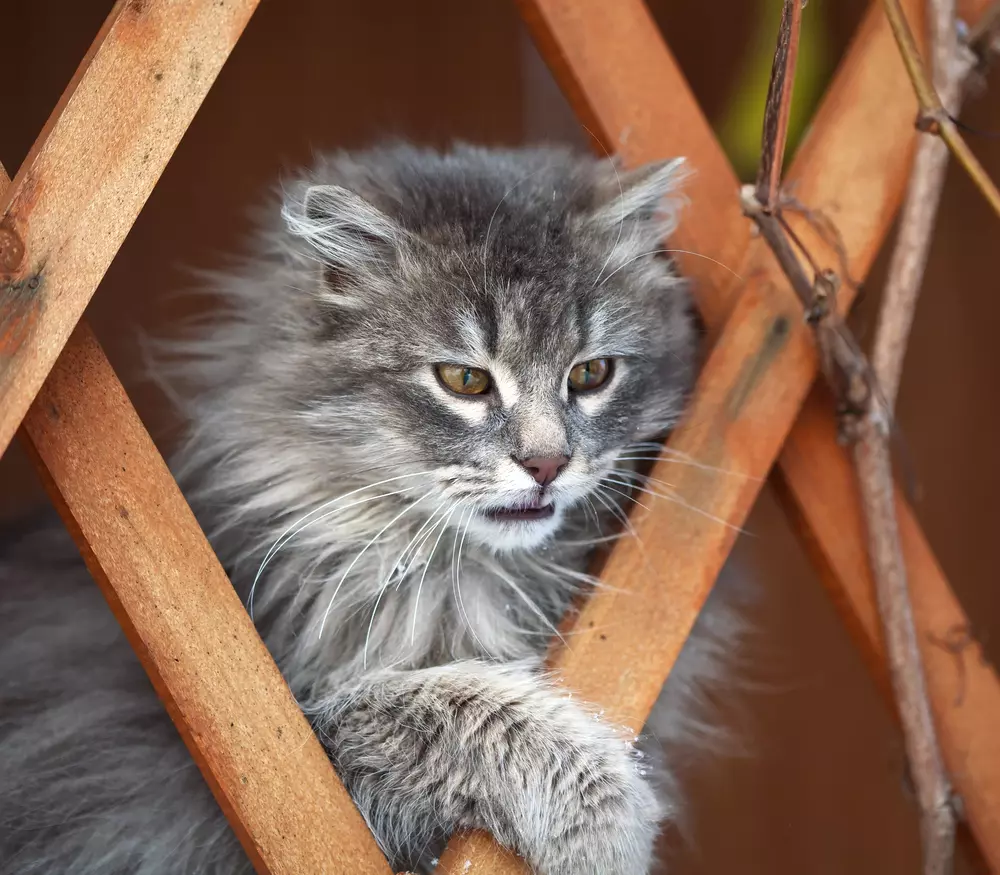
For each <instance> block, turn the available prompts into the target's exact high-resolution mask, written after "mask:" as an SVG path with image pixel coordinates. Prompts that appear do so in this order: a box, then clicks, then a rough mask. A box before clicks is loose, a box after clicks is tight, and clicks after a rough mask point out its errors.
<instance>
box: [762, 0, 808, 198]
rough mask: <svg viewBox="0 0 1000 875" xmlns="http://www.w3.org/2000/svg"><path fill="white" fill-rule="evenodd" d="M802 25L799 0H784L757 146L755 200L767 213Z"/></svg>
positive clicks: (784, 138)
mask: <svg viewBox="0 0 1000 875" xmlns="http://www.w3.org/2000/svg"><path fill="white" fill-rule="evenodd" d="M801 28H802V3H801V0H785V5H784V8H783V9H782V10H781V25H780V27H779V29H778V48H777V50H776V51H775V53H774V64H773V65H772V67H771V87H770V88H769V89H768V92H767V104H766V105H765V107H764V133H763V137H762V142H761V149H760V170H759V172H758V174H757V190H756V195H757V200H758V201H759V202H760V203H761V204H762V205H763V207H764V211H765V212H767V213H771V212H774V211H775V210H776V209H777V208H778V191H779V189H780V187H781V168H782V164H783V163H784V158H785V146H786V144H787V142H788V120H789V117H790V115H791V106H792V91H793V89H794V87H795V64H796V61H797V60H798V56H799V33H800V31H801Z"/></svg>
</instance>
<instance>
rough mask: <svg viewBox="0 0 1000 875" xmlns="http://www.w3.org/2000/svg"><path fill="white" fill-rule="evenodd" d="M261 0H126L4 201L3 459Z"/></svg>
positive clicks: (0, 262)
mask: <svg viewBox="0 0 1000 875" xmlns="http://www.w3.org/2000/svg"><path fill="white" fill-rule="evenodd" d="M256 5H257V0H222V2H220V0H119V2H118V3H117V4H116V5H115V7H114V10H113V11H112V12H111V14H110V16H109V17H108V19H107V21H106V22H105V24H104V26H103V27H102V28H101V31H100V33H99V34H98V36H97V38H96V39H95V40H94V43H93V45H92V46H91V48H90V50H89V51H88V52H87V55H86V56H85V57H84V59H83V61H82V62H81V64H80V67H79V68H78V70H77V72H76V74H75V75H74V77H73V79H72V81H71V82H70V84H69V85H68V86H67V88H66V91H65V92H64V93H63V96H62V97H61V98H60V100H59V103H58V104H57V106H56V108H55V110H54V112H53V113H52V115H51V117H50V118H49V121H48V122H47V123H46V125H45V128H44V129H43V130H42V133H41V134H40V135H39V137H38V139H37V140H36V142H35V145H34V146H33V147H32V149H31V151H30V153H29V154H28V157H27V158H26V159H25V161H24V164H23V165H22V166H21V168H20V170H19V172H18V173H17V176H16V177H15V179H14V182H13V184H12V185H11V186H9V188H8V190H7V193H6V196H4V197H2V198H0V453H2V452H3V450H4V449H5V448H6V447H7V445H8V444H9V443H10V440H11V438H12V437H13V436H14V432H15V430H16V429H17V426H18V424H19V423H20V422H21V419H22V418H23V416H24V414H25V412H26V411H27V409H28V405H29V404H30V403H31V401H32V399H33V398H34V397H35V394H36V393H37V392H38V390H39V389H40V388H41V385H42V382H43V381H44V380H45V377H46V375H47V374H48V372H49V370H50V369H51V368H52V366H53V364H54V363H55V360H56V358H57V357H58V355H59V351H60V350H61V349H62V347H63V345H64V344H65V343H66V340H67V338H68V337H69V335H70V333H71V332H72V331H73V328H74V327H75V326H76V323H77V321H78V320H79V319H80V316H81V315H82V314H83V311H84V308H85V307H86V305H87V302H88V301H89V300H90V298H91V296H92V295H93V293H94V290H95V289H96V288H97V285H98V283H99V282H100V281H101V277H103V276H104V272H105V271H106V270H107V269H108V266H109V265H110V264H111V261H112V259H113V258H114V257H115V254H116V253H117V251H118V247H119V246H121V244H122V242H123V241H124V240H125V236H126V235H127V234H128V232H129V229H130V228H131V227H132V224H133V222H134V221H135V219H136V216H138V214H139V210H140V209H142V205H143V204H144V203H145V201H146V198H147V197H148V196H149V193H150V192H151V191H152V190H153V186H154V185H155V183H156V180H157V179H158V178H159V176H160V173H161V172H162V171H163V168H164V167H165V166H166V164H167V161H168V160H169V159H170V156H171V155H172V154H173V151H174V149H175V148H176V146H177V144H178V142H180V139H181V136H182V135H183V134H184V131H185V130H186V129H187V126H188V125H189V124H190V122H191V119H192V118H193V117H194V114H195V112H196V111H197V109H198V107H199V106H200V105H201V102H202V100H203V99H204V97H205V95H206V94H207V93H208V89H209V88H210V87H211V85H212V82H213V81H214V80H215V77H216V75H217V74H218V72H219V70H220V69H221V68H222V64H223V63H224V62H225V60H226V58H227V57H228V55H229V52H230V50H231V49H232V47H233V45H234V44H235V43H236V40H237V39H238V38H239V36H240V34H241V33H242V31H243V27H244V26H245V25H246V23H247V21H248V20H249V18H250V15H251V13H252V12H253V10H254V8H255V7H256Z"/></svg>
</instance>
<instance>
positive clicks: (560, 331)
mask: <svg viewBox="0 0 1000 875" xmlns="http://www.w3.org/2000/svg"><path fill="white" fill-rule="evenodd" d="M679 176H680V163H679V162H665V163H660V164H655V165H650V166H646V167H642V168H639V169H636V170H630V171H626V170H624V169H620V168H617V167H616V166H615V165H614V164H613V163H611V162H609V161H608V160H598V159H595V158H591V157H588V156H581V155H578V154H576V153H572V152H570V151H568V150H563V149H548V148H546V149H530V150H505V151H498V150H487V149H476V148H471V147H458V148H456V149H455V150H454V151H452V152H450V153H448V154H445V155H441V154H438V153H433V152H429V151H423V150H414V149H411V148H406V147H396V148H390V149H384V150H376V151H372V152H368V153H362V154H360V155H340V156H334V157H333V158H329V159H326V160H325V161H324V162H323V163H322V164H321V165H320V167H319V168H318V169H317V170H316V171H315V172H314V173H313V174H312V175H311V176H310V177H309V178H308V179H306V180H302V181H301V182H299V183H297V184H295V185H293V186H291V187H289V188H288V189H286V192H285V199H284V205H283V210H282V217H283V230H282V231H281V232H279V233H280V234H281V235H283V242H284V243H285V244H287V246H286V247H285V248H284V249H282V247H279V249H281V252H280V253H279V254H280V256H281V258H283V259H285V260H286V263H285V264H284V266H283V267H282V268H281V270H282V271H284V273H283V274H282V276H284V277H285V280H284V284H285V286H286V287H285V288H281V289H277V290H275V291H274V292H273V293H272V294H273V295H277V296H279V299H278V300H274V301H271V302H270V303H269V305H268V306H269V307H270V309H269V310H268V312H269V313H270V314H271V315H270V316H268V317H267V318H268V319H270V320H271V322H272V324H271V325H270V326H264V329H265V334H264V335H261V336H260V337H259V338H258V340H256V341H255V342H256V343H258V344H259V357H258V359H259V360H258V361H257V362H256V364H255V365H253V367H260V368H262V369H263V372H264V376H265V377H266V380H265V381H264V382H262V383H261V384H260V385H261V388H260V390H259V391H260V392H266V391H268V390H267V388H266V384H267V383H268V382H270V383H271V384H277V385H280V386H281V391H282V393H283V394H282V397H283V398H284V399H285V400H284V404H285V405H286V414H287V416H286V418H285V419H284V426H285V427H286V428H287V429H292V426H291V423H292V422H293V420H294V421H295V422H296V423H298V425H296V426H295V427H294V428H295V429H296V430H295V431H294V434H295V435H296V436H295V437H294V438H291V439H294V440H301V441H304V442H308V443H309V449H308V452H303V454H302V459H303V460H304V461H303V465H308V466H311V468H310V469H311V470H313V471H314V476H315V477H316V478H318V479H321V478H322V477H324V476H326V475H327V474H329V475H330V476H331V477H332V479H333V480H334V481H336V480H337V478H338V477H340V476H341V475H343V476H344V477H346V478H348V479H345V482H347V483H350V484H354V483H356V482H357V478H358V477H359V476H360V477H361V478H362V480H364V481H366V482H368V483H370V484H374V483H380V484H381V485H380V486H378V487H369V489H373V490H374V491H370V492H369V493H368V495H370V496H373V495H375V494H390V493H391V494H392V495H393V501H396V502H403V504H400V505H399V507H400V509H401V510H406V509H407V508H410V510H409V511H407V512H410V513H412V516H411V519H414V518H423V519H429V518H430V515H431V514H434V518H433V521H432V523H431V525H432V526H433V525H439V530H440V531H445V530H455V531H456V532H457V531H459V530H461V531H462V532H463V533H465V534H464V535H463V537H466V538H468V539H469V540H470V541H471V540H475V541H478V542H480V543H482V544H485V545H488V546H491V547H494V548H496V549H498V550H510V549H519V548H520V549H527V548H531V547H534V546H536V545H539V544H540V543H542V542H544V541H545V540H546V539H547V538H549V537H551V536H552V535H553V533H554V532H556V531H557V529H558V528H559V526H560V524H561V522H562V521H563V520H564V519H565V517H566V514H567V512H568V511H570V510H571V509H572V508H580V507H582V506H584V505H585V503H586V502H587V501H591V502H593V503H594V505H595V507H597V508H598V509H600V508H601V506H602V503H603V502H607V501H609V500H614V501H618V500H620V499H619V498H616V496H615V494H614V493H616V492H617V493H622V492H624V491H625V487H624V486H623V485H621V484H620V483H619V484H618V485H615V484H613V483H608V482H607V481H604V480H603V478H605V477H606V476H607V475H608V473H609V471H610V470H611V469H612V468H613V467H614V466H615V463H616V460H617V459H618V458H619V456H620V455H621V454H622V452H623V451H624V450H625V448H627V447H629V446H630V445H631V444H633V443H635V442H637V441H642V440H647V439H649V438H651V437H656V436H659V435H662V434H663V433H664V432H665V431H666V430H667V429H669V428H670V427H671V426H672V425H673V424H674V423H675V422H676V421H677V419H678V417H679V416H680V414H681V412H682V410H683V406H684V403H685V398H686V394H687V392H688V390H689V388H690V385H691V382H692V376H693V370H694V355H695V330H694V325H693V319H692V313H691V310H690V306H689V301H688V297H687V294H686V292H685V290H684V287H683V284H682V282H681V280H680V279H679V278H678V277H677V276H676V274H675V273H674V271H673V268H672V265H671V262H670V260H669V259H667V258H664V257H663V255H662V253H661V252H658V251H657V250H661V249H662V247H663V246H664V245H665V244H664V242H663V240H664V236H665V235H666V234H667V233H669V232H670V230H671V229H672V226H673V220H674V214H675V211H676V207H677V204H676V200H671V196H673V197H674V198H676V194H677V185H678V179H679ZM298 429H301V430H300V431H299V430H298ZM274 452H275V453H277V452H280V451H279V450H278V449H277V448H276V449H275V450H274ZM324 459H325V460H326V461H325V464H326V466H327V468H326V470H325V471H322V470H320V469H321V468H322V467H323V465H324ZM305 460H308V461H305ZM302 474H303V476H307V474H306V472H305V471H303V472H302ZM602 489H603V490H604V491H603V492H602V491H601V490H602ZM364 497H365V496H364V495H363V494H358V496H357V500H359V501H360V500H362V499H363V498H364ZM415 503H416V504H418V505H419V507H414V506H413V505H414V504H415ZM428 530H429V531H431V532H433V531H434V528H433V527H432V528H429V529H428Z"/></svg>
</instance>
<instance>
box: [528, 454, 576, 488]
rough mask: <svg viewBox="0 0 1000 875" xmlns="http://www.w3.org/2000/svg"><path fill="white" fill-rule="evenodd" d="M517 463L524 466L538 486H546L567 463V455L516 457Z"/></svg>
mask: <svg viewBox="0 0 1000 875" xmlns="http://www.w3.org/2000/svg"><path fill="white" fill-rule="evenodd" d="M516 461H517V463H518V464H519V465H520V466H521V467H522V468H524V470H525V471H527V472H528V473H529V474H530V475H531V476H532V477H534V478H535V482H536V483H537V484H539V486H548V485H549V484H550V483H551V482H552V481H553V480H555V479H556V477H558V476H559V472H560V471H562V469H563V468H565V467H566V466H567V465H568V464H569V457H567V456H533V457H532V458H530V459H516Z"/></svg>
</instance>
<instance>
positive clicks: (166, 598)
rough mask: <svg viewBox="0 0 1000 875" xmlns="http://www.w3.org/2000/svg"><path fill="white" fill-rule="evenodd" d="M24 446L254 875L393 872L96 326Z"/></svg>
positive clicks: (48, 390)
mask: <svg viewBox="0 0 1000 875" xmlns="http://www.w3.org/2000/svg"><path fill="white" fill-rule="evenodd" d="M23 435H24V437H25V441H24V443H25V445H26V446H27V448H28V451H29V454H30V455H31V456H32V457H33V458H34V459H35V460H36V462H37V464H38V468H39V471H40V473H41V475H42V477H43V480H44V481H45V483H46V487H47V489H48V491H49V494H50V495H51V496H52V498H53V500H54V502H55V504H56V506H57V507H58V509H59V511H60V514H61V515H62V517H63V519H64V521H65V522H66V525H67V527H68V528H69V529H70V531H71V533H72V534H73V536H74V538H75V540H76V542H77V544H78V545H79V547H80V550H81V552H82V554H83V557H84V559H85V561H86V563H87V567H88V568H89V569H90V571H91V573H92V574H93V575H94V578H95V579H96V580H97V582H98V584H99V585H100V587H101V590H102V591H103V593H104V595H105V597H106V598H107V600H108V603H109V604H110V605H111V609H112V610H113V611H114V613H115V616H116V617H117V618H118V621H119V622H120V623H121V625H122V627H123V629H124V630H125V633H126V635H127V636H128V640H129V642H130V643H131V645H132V647H133V648H134V650H135V652H136V654H138V656H139V658H140V660H141V661H142V664H143V666H144V667H145V669H146V671H147V673H148V674H149V677H150V679H151V680H152V682H153V686H154V687H155V688H156V691H157V693H158V694H159V696H160V698H161V699H162V700H163V702H164V704H165V705H166V708H167V711H168V712H169V713H170V716H171V717H172V718H173V721H174V723H175V724H176V726H177V728H178V730H179V731H180V734H181V736H182V737H183V739H184V741H185V743H186V744H187V746H188V749H189V750H190V751H191V755H192V756H193V757H194V759H195V761H196V762H197V763H198V766H199V767H200V769H201V771H202V774H203V775H204V776H205V779H206V781H207V782H208V784H209V786H210V787H211V788H212V791H213V793H214V794H215V797H216V799H217V800H218V802H219V804H220V806H221V807H222V809H223V811H224V812H225V813H226V815H227V817H228V818H229V821H230V823H231V824H232V826H233V828H234V829H235V831H236V833H237V835H238V836H239V838H240V841H241V842H242V844H243V847H244V849H245V850H246V851H247V853H248V855H249V856H250V858H251V860H252V861H253V864H254V866H255V867H256V869H257V871H258V872H260V873H268V875H278V873H285V875H303V873H306V872H309V873H312V872H315V873H320V872H327V873H330V875H334V873H344V875H347V873H350V875H355V873H359V875H361V873H364V875H369V873H370V875H383V873H388V872H389V867H388V864H387V863H386V860H385V858H384V857H383V856H382V854H381V852H380V851H379V849H378V847H377V846H376V844H375V841H374V839H373V838H372V835H371V833H370V832H369V830H368V827H367V826H366V824H365V822H364V820H363V819H362V818H361V815H360V814H359V813H358V811H357V809H356V808H355V807H354V804H353V802H352V801H351V799H350V797H349V796H348V795H347V792H346V791H345V790H344V788H343V786H342V785H341V784H340V782H339V781H338V780H337V776H336V774H335V773H334V771H333V768H332V767H331V765H330V762H329V760H328V759H327V757H326V754H325V752H324V751H323V748H322V746H321V745H320V743H319V741H318V740H317V738H316V736H315V734H314V733H313V731H312V729H311V727H310V726H309V724H308V722H307V721H306V719H305V717H303V715H302V712H301V711H300V710H299V708H298V706H297V705H296V703H295V700H294V699H293V698H292V695H291V692H290V691H289V689H288V687H287V686H286V685H285V682H284V679H283V678H282V677H281V674H280V672H279V671H278V668H277V666H276V665H275V664H274V662H273V660H272V659H271V656H270V654H269V653H268V652H267V649H266V648H265V647H264V644H263V642H262V641H261V640H260V638H259V637H258V635H257V632H256V630H255V629H254V627H253V624H252V623H251V621H250V618H249V617H248V616H247V613H246V610H245V609H244V607H243V604H242V602H241V601H240V599H239V596H237V594H236V591H235V590H234V589H233V587H232V586H231V584H230V583H229V580H228V579H227V577H226V573H225V572H224V571H223V569H222V566H221V565H219V561H218V559H216V557H215V554H214V553H213V552H212V549H211V547H210V546H209V544H208V542H207V541H206V540H205V537H204V535H202V533H201V530H200V529H199V527H198V523H197V522H196V520H195V518H194V515H193V514H192V513H191V510H190V508H189V507H188V506H187V503H186V502H185V500H184V497H183V496H182V495H181V492H180V490H179V489H178V487H177V485H176V484H175V482H174V480H173V478H172V477H171V475H170V471H169V470H168V469H167V466H166V464H165V463H164V462H163V459H162V458H161V457H160V455H159V453H158V452H157V451H156V448H155V446H154V445H153V442H152V440H150V438H149V435H148V434H147V433H146V430H145V429H144V428H143V426H142V423H141V422H140V421H139V418H138V416H137V415H136V413H135V411H134V410H133V408H132V405H131V404H130V403H129V400H128V397H127V396H126V395H125V392H124V390H123V389H122V386H121V384H120V383H119V382H118V379H117V377H116V376H115V374H114V371H113V370H112V369H111V366H110V364H109V363H108V361H107V359H106V358H105V356H104V353H103V352H102V351H101V348H100V346H99V345H98V343H97V340H96V339H95V338H94V337H93V335H92V334H91V332H90V330H89V329H88V328H87V327H86V325H84V324H82V323H81V325H79V326H78V327H77V329H76V330H75V331H74V333H73V334H72V335H71V337H70V339H69V341H68V343H67V344H66V347H65V349H64V350H63V351H62V354H61V355H60V356H59V359H58V361H57V362H56V365H55V367H54V368H53V370H52V372H51V373H50V374H49V377H48V379H47V380H46V381H45V384H44V385H43V387H42V390H41V392H39V394H38V397H37V398H36V399H35V401H34V403H33V404H32V405H31V407H30V409H29V411H28V415H27V416H26V417H25V420H24V426H23Z"/></svg>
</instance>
